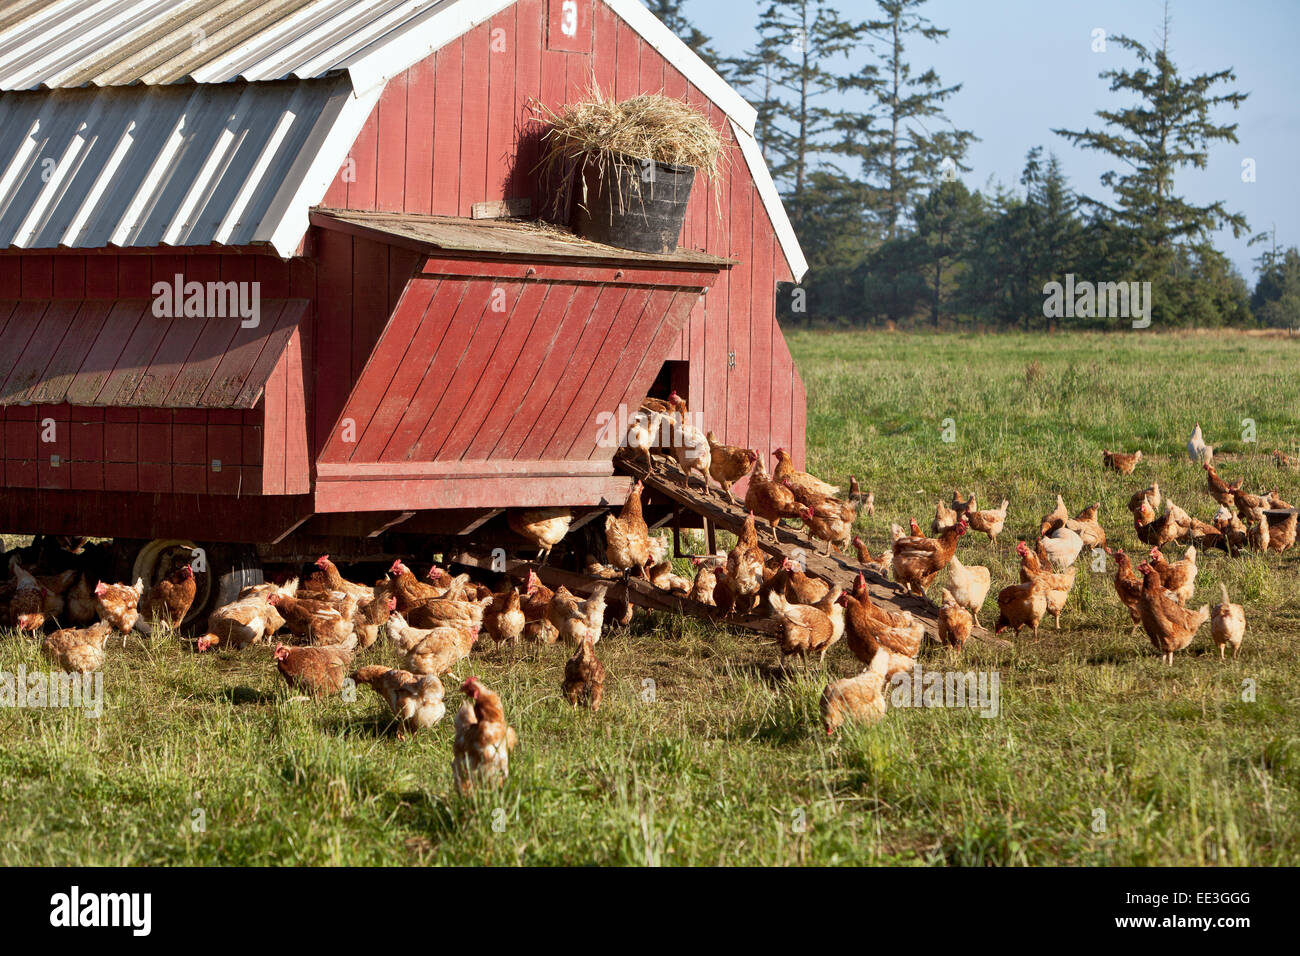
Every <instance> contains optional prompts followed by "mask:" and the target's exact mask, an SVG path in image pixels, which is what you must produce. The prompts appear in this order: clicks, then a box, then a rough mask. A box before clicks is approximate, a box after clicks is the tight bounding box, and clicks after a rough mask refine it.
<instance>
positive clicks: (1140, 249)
mask: <svg viewBox="0 0 1300 956" xmlns="http://www.w3.org/2000/svg"><path fill="white" fill-rule="evenodd" d="M1111 42H1114V43H1116V44H1118V45H1119V46H1120V47H1121V48H1123V49H1125V50H1127V51H1129V52H1130V53H1132V54H1133V55H1134V57H1136V59H1137V67H1136V68H1135V69H1121V70H1107V71H1104V72H1103V73H1102V74H1101V76H1102V77H1103V78H1105V79H1109V80H1110V89H1111V91H1112V92H1117V93H1122V94H1126V95H1127V96H1131V97H1134V98H1136V100H1137V102H1136V103H1132V104H1128V105H1125V106H1124V107H1122V108H1119V109H1114V110H1100V111H1098V113H1097V116H1098V117H1100V118H1101V119H1102V120H1103V121H1104V124H1103V126H1102V128H1101V129H1097V130H1094V129H1091V128H1089V129H1084V130H1065V129H1057V130H1053V132H1055V133H1057V134H1059V135H1061V136H1064V137H1065V138H1066V139H1068V140H1070V141H1071V142H1072V143H1073V144H1074V145H1076V146H1079V147H1081V148H1083V149H1091V150H1097V151H1100V152H1103V153H1106V154H1108V155H1110V156H1112V157H1114V158H1115V159H1116V160H1118V161H1120V162H1121V163H1122V164H1123V167H1124V171H1123V172H1118V171H1115V170H1111V171H1109V172H1107V173H1105V174H1104V175H1103V176H1102V177H1101V182H1102V184H1103V185H1105V186H1107V187H1109V188H1110V189H1111V190H1112V191H1113V192H1114V194H1115V202H1114V205H1107V204H1105V203H1102V202H1100V201H1098V200H1095V199H1086V200H1085V201H1086V202H1088V203H1089V204H1090V205H1091V206H1093V207H1094V208H1096V209H1097V210H1098V211H1099V212H1100V213H1101V214H1102V215H1104V216H1106V217H1107V218H1109V219H1111V220H1112V221H1113V222H1114V223H1115V224H1116V225H1118V226H1119V227H1120V228H1121V229H1122V230H1123V231H1124V233H1125V234H1126V237H1127V241H1126V242H1125V243H1124V248H1123V249H1122V251H1121V250H1117V252H1119V255H1117V256H1116V258H1115V259H1114V260H1113V261H1112V262H1111V264H1110V267H1111V274H1110V275H1107V276H1105V278H1107V279H1111V278H1114V279H1120V278H1131V279H1138V280H1147V281H1151V282H1152V284H1153V294H1154V296H1155V300H1156V302H1155V309H1156V313H1157V315H1158V316H1160V317H1161V318H1162V319H1163V320H1165V321H1167V322H1168V321H1173V320H1175V319H1176V318H1180V313H1179V312H1178V311H1177V310H1176V309H1175V308H1173V306H1174V302H1173V300H1174V299H1181V298H1182V297H1183V292H1176V291H1175V290H1174V289H1173V288H1172V283H1171V282H1169V281H1166V280H1170V279H1174V278H1175V265H1176V264H1178V263H1179V262H1180V261H1181V262H1182V264H1183V265H1184V266H1186V264H1187V263H1189V262H1191V261H1193V260H1195V261H1200V262H1204V261H1205V260H1204V257H1203V256H1202V254H1201V252H1200V251H1198V250H1199V249H1200V248H1201V247H1202V246H1204V245H1205V244H1206V243H1208V241H1209V239H1210V235H1211V233H1212V232H1213V231H1214V230H1216V229H1219V228H1221V227H1224V226H1227V227H1230V228H1231V229H1232V231H1233V234H1234V235H1240V234H1241V233H1242V232H1243V231H1244V230H1245V229H1246V220H1245V218H1244V217H1243V216H1242V215H1241V214H1240V213H1230V212H1228V210H1227V209H1226V208H1225V206H1224V204H1223V203H1222V202H1221V201H1220V202H1213V203H1209V204H1207V205H1197V204H1195V203H1193V202H1191V201H1189V200H1188V199H1187V198H1186V197H1184V196H1180V195H1178V194H1177V193H1176V192H1175V183H1174V179H1175V176H1176V174H1177V173H1178V171H1179V170H1181V169H1184V168H1186V167H1189V166H1190V167H1193V168H1195V169H1204V168H1205V167H1206V163H1207V159H1208V150H1209V146H1210V144H1211V143H1213V142H1220V141H1222V142H1231V143H1235V142H1237V133H1236V129H1237V127H1236V124H1228V125H1222V124H1216V123H1214V122H1212V121H1211V120H1210V114H1211V113H1212V112H1213V111H1214V110H1215V109H1216V108H1218V107H1221V106H1231V107H1233V108H1236V107H1237V106H1239V105H1240V104H1241V102H1242V101H1243V100H1245V98H1246V95H1247V94H1245V93H1239V92H1236V91H1235V90H1230V89H1229V90H1226V91H1221V92H1220V91H1219V90H1220V88H1221V86H1222V85H1224V84H1231V83H1232V82H1233V81H1235V79H1236V75H1235V74H1234V73H1233V71H1232V70H1231V69H1227V70H1219V71H1217V72H1214V73H1202V74H1197V75H1195V76H1186V77H1185V76H1183V75H1182V74H1181V73H1180V72H1179V70H1178V67H1177V66H1176V65H1175V63H1174V62H1173V60H1172V58H1171V56H1170V51H1169V19H1168V16H1166V18H1165V22H1164V30H1163V33H1162V36H1161V41H1160V46H1159V47H1158V48H1154V49H1152V48H1148V47H1147V46H1146V45H1145V44H1142V43H1140V42H1138V41H1137V40H1134V39H1132V38H1131V37H1126V36H1118V37H1114V38H1112V41H1111ZM1180 246H1184V247H1186V249H1188V250H1192V251H1191V252H1190V253H1189V254H1186V255H1183V256H1182V257H1181V260H1180V255H1179V249H1178V247H1180ZM1192 275H1193V273H1192V272H1185V273H1184V277H1185V278H1190V277H1191V276H1192ZM1207 291H1208V290H1207Z"/></svg>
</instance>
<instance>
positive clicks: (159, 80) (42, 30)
mask: <svg viewBox="0 0 1300 956" xmlns="http://www.w3.org/2000/svg"><path fill="white" fill-rule="evenodd" d="M510 2H512V0H23V2H20V3H19V4H18V5H17V8H16V9H14V10H12V11H10V12H7V13H0V18H2V19H0V90H30V89H36V88H41V87H44V88H47V89H66V88H72V87H78V86H83V85H86V84H93V85H95V86H126V85H130V84H133V83H145V84H149V85H157V84H166V83H176V82H179V81H182V80H187V79H192V80H195V81H197V82H200V83H226V82H229V81H231V80H235V79H245V80H280V79H294V78H296V79H312V78H319V77H322V76H325V75H327V74H329V73H331V72H334V71H337V70H344V69H346V70H348V71H349V72H353V73H354V75H353V81H354V85H355V86H356V87H357V89H358V90H364V89H366V88H368V87H369V85H371V84H372V83H374V82H382V81H383V79H385V78H386V77H387V76H389V75H391V73H390V72H388V71H387V70H386V69H384V68H383V67H382V64H381V61H382V60H383V59H387V60H389V61H391V60H392V58H393V56H394V45H395V44H398V45H401V46H403V47H406V46H410V47H411V49H412V50H414V56H415V59H418V58H419V57H420V56H422V55H423V54H424V53H427V52H428V51H429V50H431V49H436V47H435V46H432V45H431V44H429V43H424V44H421V42H420V37H421V35H423V34H427V35H429V36H432V37H438V38H439V39H438V40H437V42H438V44H441V43H443V42H446V39H448V38H449V37H448V36H447V33H448V29H449V28H451V27H454V28H455V32H454V33H452V34H451V35H452V36H455V35H458V34H459V33H461V32H464V30H466V29H468V28H469V27H470V26H472V25H474V24H475V23H478V22H480V21H482V20H485V19H487V18H488V17H491V16H492V15H493V14H494V13H496V12H497V11H498V10H500V9H502V8H503V7H505V6H508V5H509V3H510ZM52 37H53V38H55V39H54V42H51V38H52ZM412 41H414V42H413V45H412ZM381 50H382V51H383V55H382V56H381V55H380V53H381ZM398 55H399V56H400V54H398ZM415 59H411V60H410V62H404V63H403V64H402V66H400V67H398V69H406V67H408V66H410V65H411V63H412V62H415ZM376 67H379V69H378V70H376V69H375V68H376Z"/></svg>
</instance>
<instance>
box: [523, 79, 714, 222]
mask: <svg viewBox="0 0 1300 956" xmlns="http://www.w3.org/2000/svg"><path fill="white" fill-rule="evenodd" d="M534 112H535V113H536V114H537V115H536V116H535V117H534V118H535V119H536V120H537V121H538V122H541V123H546V124H548V125H549V127H550V128H549V129H547V130H546V132H545V133H543V134H542V137H541V162H539V163H538V167H537V168H538V169H539V170H542V171H544V172H545V173H546V174H547V175H556V174H559V175H560V177H561V178H563V174H564V173H565V171H566V170H569V169H571V168H572V167H573V166H574V165H575V164H576V165H579V166H581V165H582V164H583V163H593V164H594V165H595V166H596V168H597V169H598V170H599V172H600V174H601V175H602V176H603V175H605V174H606V172H607V170H608V169H609V168H610V167H611V166H612V167H620V166H631V165H632V163H633V162H635V161H637V160H654V161H657V162H661V163H670V164H672V165H674V166H691V167H693V168H694V169H695V171H696V175H697V176H700V175H703V176H704V177H705V178H707V179H708V180H709V181H710V182H711V184H712V185H713V187H714V193H715V198H716V197H718V196H719V195H720V194H719V187H720V184H721V181H722V174H723V172H724V170H725V166H726V163H727V158H728V154H727V144H725V143H724V142H723V141H722V137H720V136H719V135H718V131H717V130H716V129H714V128H713V126H712V125H710V123H709V121H708V120H707V119H705V118H704V116H703V114H701V113H700V112H699V111H698V110H695V109H692V108H691V107H689V106H687V105H686V104H685V103H683V102H681V101H680V100H675V99H672V98H671V97H668V96H663V95H662V94H659V93H643V94H641V95H640V96H634V97H632V98H631V99H627V100H622V101H620V102H615V101H614V100H611V99H608V98H607V97H605V95H604V94H603V93H601V91H600V88H599V87H598V86H593V87H592V89H591V90H590V92H589V93H588V94H587V97H586V99H584V100H583V101H581V102H578V103H571V104H568V105H565V106H563V107H561V108H560V111H559V112H558V113H557V112H555V111H553V110H550V109H547V108H546V107H544V106H541V105H537V106H535V107H534ZM637 181H638V180H637V177H633V178H632V182H633V183H636V182H637Z"/></svg>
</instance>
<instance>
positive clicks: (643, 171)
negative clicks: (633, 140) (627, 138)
mask: <svg viewBox="0 0 1300 956" xmlns="http://www.w3.org/2000/svg"><path fill="white" fill-rule="evenodd" d="M584 175H585V179H586V186H587V189H586V193H587V195H586V201H585V203H584V201H583V197H582V196H581V195H579V196H577V197H576V204H577V209H576V212H575V215H574V229H575V230H576V231H577V233H578V235H580V236H583V237H585V238H587V239H590V240H592V241H593V242H603V243H605V244H606V245H610V246H618V247H619V248H620V249H634V250H636V251H637V252H672V251H673V250H674V249H676V248H677V237H678V236H680V235H681V234H682V223H683V222H685V221H686V204H687V202H688V201H689V200H690V198H691V185H692V184H693V183H694V182H695V168H694V167H692V166H674V165H672V164H671V163H660V162H655V161H653V160H643V159H631V158H625V159H624V160H623V161H621V162H617V163H607V164H606V165H605V169H604V173H603V175H602V174H601V172H600V171H599V170H598V169H597V168H596V167H595V165H594V164H588V166H587V168H586V170H585V171H584Z"/></svg>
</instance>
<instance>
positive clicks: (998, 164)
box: [685, 0, 1300, 283]
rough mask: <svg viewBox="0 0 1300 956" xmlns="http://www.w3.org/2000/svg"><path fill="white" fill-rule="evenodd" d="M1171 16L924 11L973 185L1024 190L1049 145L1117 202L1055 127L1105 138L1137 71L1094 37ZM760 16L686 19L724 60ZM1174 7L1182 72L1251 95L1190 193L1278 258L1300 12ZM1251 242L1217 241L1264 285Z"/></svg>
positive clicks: (1289, 223) (1294, 237)
mask: <svg viewBox="0 0 1300 956" xmlns="http://www.w3.org/2000/svg"><path fill="white" fill-rule="evenodd" d="M833 3H834V5H835V6H836V7H837V8H838V9H839V10H840V12H841V13H842V14H843V15H844V16H845V17H846V18H853V17H857V18H862V19H865V18H867V17H869V16H871V15H872V14H873V11H874V10H875V4H874V3H872V2H869V0H833ZM1163 8H1164V3H1163V0H1089V2H1078V0H1069V2H1066V0H1040V2H1033V0H980V2H976V0H931V2H930V3H928V4H927V5H926V6H925V7H922V12H923V13H925V14H926V15H927V16H929V18H930V19H931V20H932V21H933V22H934V23H935V24H936V25H937V26H939V27H943V28H946V29H947V30H948V31H949V35H948V37H947V39H944V40H941V41H939V42H938V43H934V44H932V43H926V42H918V43H917V44H916V45H914V46H913V48H912V50H911V52H910V58H911V60H912V63H913V65H914V66H915V67H920V68H924V67H925V66H933V67H934V68H935V69H936V70H937V71H938V73H939V76H940V78H941V79H942V80H943V81H944V82H945V83H946V84H952V83H957V82H960V83H962V84H963V87H962V89H961V91H960V92H959V93H957V95H956V96H954V97H953V98H952V99H951V100H950V101H949V103H948V107H947V111H948V115H949V117H950V118H951V119H952V120H953V122H954V123H956V124H958V125H959V126H962V127H964V128H966V129H970V130H973V131H974V132H975V134H976V135H977V136H979V137H980V138H981V141H980V142H978V143H976V144H974V146H973V147H972V148H971V151H970V154H969V156H968V157H967V163H968V164H969V165H970V166H971V167H972V170H971V171H970V172H969V173H965V174H963V176H962V178H963V180H964V181H965V182H966V184H967V185H968V186H970V187H971V188H976V189H983V188H984V187H985V186H986V185H987V184H989V183H990V182H997V181H1001V182H1002V183H1004V184H1007V185H1018V181H1019V177H1020V170H1021V168H1022V166H1023V165H1024V157H1025V153H1026V151H1028V150H1029V148H1030V147H1032V146H1035V145H1039V144H1042V145H1043V146H1045V147H1047V148H1048V149H1049V150H1052V151H1054V152H1056V154H1057V155H1058V156H1060V158H1061V160H1062V163H1063V164H1064V168H1065V171H1066V173H1067V174H1068V175H1069V176H1070V181H1071V185H1072V186H1073V187H1074V188H1075V190H1076V191H1078V192H1081V193H1084V194H1087V195H1091V196H1095V197H1096V198H1098V199H1108V198H1109V195H1108V193H1107V191H1106V190H1105V187H1103V186H1102V185H1101V184H1100V183H1099V182H1098V177H1099V176H1100V175H1101V174H1102V173H1103V172H1104V171H1105V170H1106V169H1108V168H1110V165H1109V162H1108V158H1107V157H1106V156H1104V155H1102V154H1098V153H1093V152H1085V151H1083V150H1079V149H1076V148H1074V147H1073V146H1071V145H1070V143H1069V142H1068V141H1066V140H1065V139H1063V138H1062V137H1059V136H1056V135H1054V134H1053V133H1052V132H1051V130H1052V129H1053V128H1067V129H1083V128H1085V127H1087V126H1092V127H1093V128H1096V127H1097V126H1098V125H1099V121H1098V120H1097V119H1096V117H1095V116H1094V113H1095V112H1096V111H1097V110H1098V109H1100V108H1115V107H1116V106H1117V105H1119V104H1120V103H1121V102H1122V100H1121V99H1120V97H1119V96H1118V95H1117V94H1112V93H1110V92H1109V89H1108V83H1107V81H1105V80H1102V79H1100V78H1099V77H1098V73H1100V72H1101V71H1102V70H1105V69H1114V68H1124V67H1128V66H1131V65H1132V64H1133V62H1134V61H1133V58H1132V57H1131V56H1130V55H1128V54H1126V53H1125V52H1124V51H1123V50H1122V49H1121V48H1120V47H1118V46H1116V45H1114V44H1107V49H1106V52H1104V53H1094V52H1093V51H1092V32H1093V30H1094V29H1095V28H1098V27H1100V28H1102V29H1103V30H1105V31H1106V33H1107V34H1108V35H1114V34H1127V35H1129V36H1132V37H1134V38H1136V39H1138V40H1140V41H1142V42H1144V43H1147V44H1148V45H1150V44H1153V43H1155V42H1156V40H1157V38H1158V36H1159V29H1160V23H1161V18H1162V15H1163ZM758 9H759V0H722V2H719V0H688V2H687V4H686V11H685V12H686V13H687V15H688V16H690V17H691V19H692V20H693V21H694V22H695V23H696V25H697V26H698V27H699V28H700V29H701V30H702V31H704V32H705V33H707V34H708V35H709V36H711V37H713V38H714V40H715V43H716V45H717V47H718V48H719V49H720V50H721V51H722V52H723V53H725V54H736V53H740V52H742V51H743V50H745V49H747V48H748V47H749V46H750V45H752V43H753V42H754V40H755V36H756V35H755V33H754V24H755V22H756V21H757V18H758ZM1169 10H1170V16H1171V21H1172V26H1171V50H1172V54H1173V58H1174V62H1175V63H1176V64H1177V65H1178V67H1179V69H1180V70H1181V71H1182V73H1183V74H1184V75H1189V74H1194V73H1208V72H1214V71H1217V70H1221V69H1225V68H1229V67H1231V68H1232V69H1234V70H1235V71H1236V74H1237V80H1236V83H1235V88H1236V89H1238V90H1241V91H1243V92H1247V93H1249V94H1250V96H1249V98H1248V99H1247V100H1246V102H1245V103H1244V104H1243V105H1242V106H1241V107H1240V108H1239V109H1237V110H1232V109H1231V108H1225V109H1223V110H1221V111H1220V112H1219V113H1218V114H1217V115H1216V116H1214V117H1213V119H1214V120H1215V121H1216V122H1220V123H1231V122H1236V123H1237V124H1238V129H1237V138H1238V139H1239V140H1240V142H1239V143H1237V144H1232V143H1227V144H1216V145H1214V146H1213V147H1211V151H1210V158H1209V164H1208V166H1207V168H1206V169H1205V170H1186V171H1184V172H1183V173H1181V174H1180V176H1179V179H1178V188H1179V190H1180V191H1182V192H1183V193H1184V194H1185V195H1187V196H1188V197H1189V198H1190V199H1191V200H1192V201H1194V202H1197V203H1208V202H1212V201H1214V200H1215V199H1222V200H1223V201H1224V202H1225V204H1226V205H1227V207H1228V209H1229V210H1230V211H1239V212H1242V213H1244V214H1245V216H1246V219H1247V221H1248V222H1249V224H1250V233H1251V234H1254V233H1258V232H1264V231H1267V230H1269V229H1272V228H1273V227H1274V226H1276V229H1277V243H1278V245H1279V246H1280V247H1285V246H1290V245H1300V107H1297V105H1296V97H1297V96H1300V51H1298V50H1297V47H1296V44H1297V40H1296V38H1297V36H1300V2H1297V0H1252V2H1251V3H1249V4H1241V5H1235V4H1231V3H1224V2H1222V0H1217V2H1215V0H1171V2H1170V4H1169ZM860 59H861V56H860ZM1225 88H1226V87H1225ZM1247 158H1249V159H1253V160H1254V161H1255V176H1256V181H1255V182H1254V183H1244V182H1242V161H1243V160H1244V159H1247ZM1247 238H1248V236H1243V237H1242V238H1241V239H1233V237H1232V234H1231V232H1228V231H1225V232H1223V233H1222V234H1221V235H1219V236H1218V237H1217V239H1216V242H1217V244H1218V246H1219V248H1220V249H1222V250H1223V251H1224V252H1225V253H1226V254H1227V255H1228V256H1229V258H1230V259H1232V261H1233V262H1234V263H1235V264H1236V266H1237V268H1238V269H1239V270H1241V272H1242V274H1243V275H1245V276H1246V277H1247V278H1248V280H1250V281H1251V282H1252V283H1253V276H1254V272H1255V269H1254V263H1253V259H1254V258H1255V257H1256V256H1257V255H1258V253H1259V251H1260V247H1258V246H1256V247H1253V248H1247V246H1246V240H1247Z"/></svg>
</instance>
